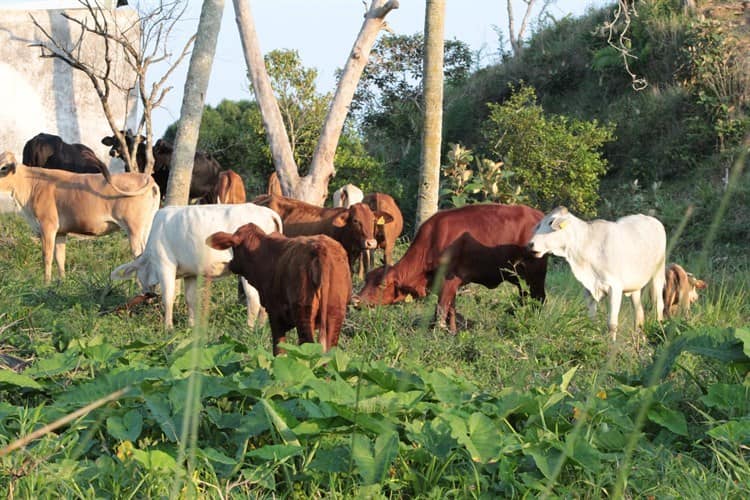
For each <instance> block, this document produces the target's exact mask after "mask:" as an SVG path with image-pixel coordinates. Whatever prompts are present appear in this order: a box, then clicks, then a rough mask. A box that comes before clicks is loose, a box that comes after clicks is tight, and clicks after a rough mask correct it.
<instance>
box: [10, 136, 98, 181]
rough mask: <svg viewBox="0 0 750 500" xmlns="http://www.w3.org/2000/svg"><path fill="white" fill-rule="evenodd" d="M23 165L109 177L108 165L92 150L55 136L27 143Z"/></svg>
mask: <svg viewBox="0 0 750 500" xmlns="http://www.w3.org/2000/svg"><path fill="white" fill-rule="evenodd" d="M22 163H23V164H24V165H26V166H27V167H43V168H51V169H57V170H67V171H68V172H74V173H76V174H99V173H103V174H105V176H108V175H109V171H108V170H107V167H106V165H104V163H103V162H102V161H101V160H100V159H99V158H98V157H97V156H96V153H94V151H93V150H92V149H91V148H89V147H88V146H85V145H83V144H68V143H67V142H65V141H63V140H62V138H61V137H59V136H57V135H53V134H45V133H41V134H37V135H35V136H34V137H32V138H31V139H29V140H28V141H26V144H24V146H23V160H22ZM108 180H109V177H108Z"/></svg>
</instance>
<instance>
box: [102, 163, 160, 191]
mask: <svg viewBox="0 0 750 500" xmlns="http://www.w3.org/2000/svg"><path fill="white" fill-rule="evenodd" d="M105 170H106V171H107V173H106V174H105V173H104V171H105ZM102 174H103V175H104V178H105V179H106V180H107V183H108V184H109V185H110V186H112V189H114V190H115V191H117V193H119V194H121V195H123V196H140V195H142V194H143V193H145V192H146V191H148V190H149V188H150V187H151V176H145V177H146V183H145V184H143V186H141V187H139V188H138V189H136V190H135V191H124V190H122V189H120V188H119V187H117V185H116V184H115V183H114V182H113V181H112V176H111V175H110V174H109V170H107V167H104V170H102Z"/></svg>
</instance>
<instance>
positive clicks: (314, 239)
mask: <svg viewBox="0 0 750 500" xmlns="http://www.w3.org/2000/svg"><path fill="white" fill-rule="evenodd" d="M206 243H207V244H208V245H210V246H211V247H212V248H215V249H217V250H225V249H229V248H231V249H232V252H233V257H232V260H231V262H230V263H229V268H230V269H231V270H232V272H233V273H236V274H239V275H241V276H243V277H244V278H245V279H247V280H248V281H249V282H250V284H251V285H253V286H254V287H255V288H257V289H258V292H259V294H260V302H261V304H263V307H265V308H266V310H267V311H268V320H269V322H270V324H271V333H272V335H273V353H274V355H277V354H279V353H280V352H281V350H280V349H279V343H280V342H285V341H286V332H287V331H289V330H290V329H292V328H294V327H296V328H297V337H298V339H299V343H300V344H302V343H303V342H313V341H314V332H315V330H316V329H317V330H318V342H320V343H321V344H322V345H323V350H324V351H328V350H329V349H330V348H331V347H335V346H336V345H338V341H339V332H340V331H341V325H342V323H343V322H344V318H345V316H346V305H347V303H348V302H349V299H350V298H351V289H352V281H351V280H352V279H351V274H350V273H349V267H348V265H347V256H346V252H345V251H344V249H343V248H342V247H341V245H340V244H339V243H338V242H336V241H334V240H333V239H331V238H329V237H328V236H325V235H316V236H301V237H297V238H287V237H286V236H284V235H282V234H279V233H272V234H268V235H267V234H265V233H264V232H263V231H262V230H261V229H260V228H258V227H257V226H256V225H255V224H246V225H244V226H242V227H240V228H239V229H238V230H237V231H236V232H235V233H234V234H230V233H226V232H218V233H216V234H214V235H212V236H211V237H210V238H209V239H208V240H207V241H206Z"/></svg>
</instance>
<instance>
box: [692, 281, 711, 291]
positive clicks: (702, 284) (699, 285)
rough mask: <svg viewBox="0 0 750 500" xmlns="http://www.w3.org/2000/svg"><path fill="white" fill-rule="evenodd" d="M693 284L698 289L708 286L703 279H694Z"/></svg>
mask: <svg viewBox="0 0 750 500" xmlns="http://www.w3.org/2000/svg"><path fill="white" fill-rule="evenodd" d="M693 286H694V287H695V288H696V289H698V290H703V289H705V288H708V283H706V282H705V281H703V280H695V283H693Z"/></svg>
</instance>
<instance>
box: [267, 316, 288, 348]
mask: <svg viewBox="0 0 750 500" xmlns="http://www.w3.org/2000/svg"><path fill="white" fill-rule="evenodd" d="M268 322H269V323H270V324H271V342H272V344H273V355H274V356H278V355H279V354H283V353H284V350H283V349H280V348H279V344H280V343H281V342H286V330H285V329H284V325H283V323H282V322H281V320H280V319H279V318H276V317H274V316H269V317H268Z"/></svg>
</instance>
